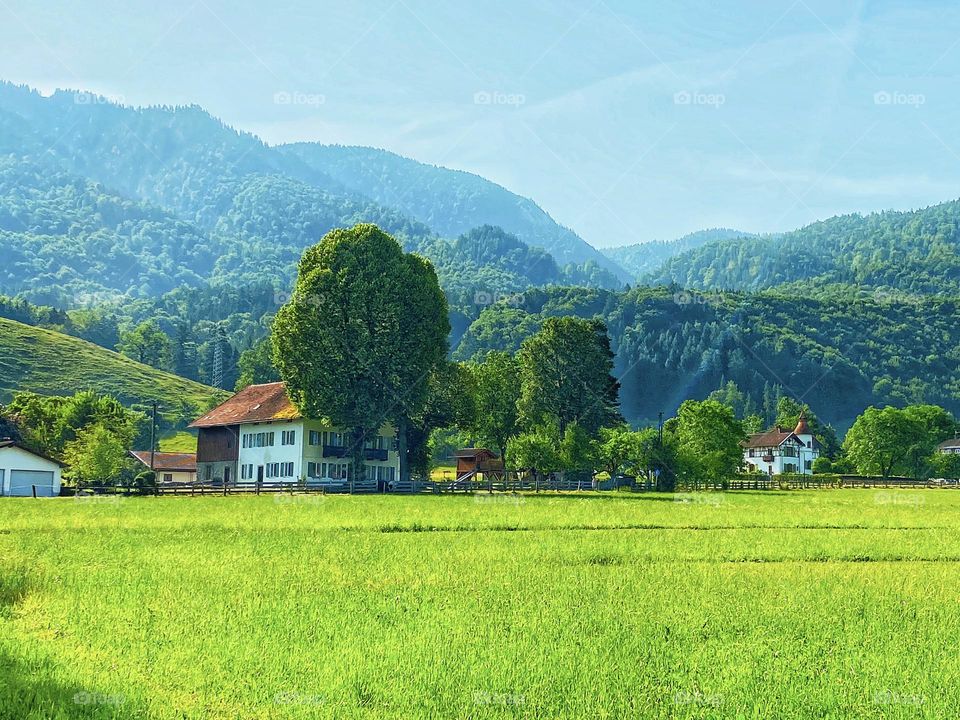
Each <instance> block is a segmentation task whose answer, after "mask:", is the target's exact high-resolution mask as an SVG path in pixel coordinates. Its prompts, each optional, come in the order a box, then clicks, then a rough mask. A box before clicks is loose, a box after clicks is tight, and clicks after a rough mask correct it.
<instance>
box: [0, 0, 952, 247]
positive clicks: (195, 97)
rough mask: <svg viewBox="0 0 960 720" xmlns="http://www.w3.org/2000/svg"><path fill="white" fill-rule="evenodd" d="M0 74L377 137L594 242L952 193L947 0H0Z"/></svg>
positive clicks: (337, 139)
mask: <svg viewBox="0 0 960 720" xmlns="http://www.w3.org/2000/svg"><path fill="white" fill-rule="evenodd" d="M0 46H2V47H3V48H4V51H3V52H2V53H0V78H3V79H6V80H10V81H14V82H24V83H29V84H31V85H34V86H36V87H38V88H40V89H42V90H52V89H53V88H56V87H69V88H83V89H90V90H95V91H98V92H101V93H103V94H106V95H107V96H111V97H115V98H117V99H119V100H122V101H124V102H126V103H128V104H155V103H165V104H174V103H196V104H199V105H202V106H203V107H205V108H207V109H208V110H209V111H210V112H212V113H213V114H215V115H217V116H219V117H221V118H223V119H224V120H225V121H226V122H228V123H230V124H232V125H235V126H237V127H240V128H243V129H246V130H250V131H252V132H255V133H257V134H258V135H260V136H261V137H262V138H263V139H264V140H266V141H268V142H271V143H279V142H284V141H292V140H316V141H320V142H325V143H343V144H358V145H371V146H375V147H383V148H387V149H389V150H393V151H395V152H398V153H401V154H403V155H408V156H410V157H414V158H416V159H418V160H422V161H424V162H430V163H436V164H439V165H445V166H448V167H454V168H458V169H464V170H469V171H473V172H477V173H479V174H481V175H483V176H485V177H487V178H489V179H491V180H494V181H496V182H499V183H501V184H503V185H505V186H506V187H508V188H509V189H511V190H514V191H515V192H518V193H521V194H523V195H527V196H529V197H532V198H533V199H534V200H536V201H537V202H538V203H540V204H541V205H542V206H543V207H544V208H545V209H546V210H547V211H548V212H550V213H551V215H553V216H554V217H555V218H556V219H557V220H558V221H560V222H562V223H564V224H566V225H569V226H570V227H572V228H573V229H574V230H576V231H577V232H579V233H580V234H581V235H582V236H583V237H584V238H585V239H586V240H588V241H589V242H591V243H593V244H594V245H597V246H607V245H622V244H627V243H632V242H642V241H646V240H653V239H670V238H673V237H677V236H679V235H682V234H684V233H687V232H690V231H693V230H697V229H700V228H705V227H716V226H727V227H734V228H738V229H743V230H749V231H754V232H764V231H780V230H787V229H791V228H794V227H797V226H800V225H803V224H805V223H808V222H811V221H813V220H817V219H821V218H825V217H829V216H831V215H834V214H837V213H843V212H855V211H860V212H868V211H872V210H880V209H887V208H897V209H909V208H915V207H921V206H925V205H929V204H933V203H937V202H941V201H944V200H949V199H955V198H957V197H960V137H958V136H957V133H956V128H957V127H960V93H958V83H957V80H958V76H960V73H958V70H960V5H958V4H956V3H947V2H843V1H842V0H832V1H831V2H819V1H816V0H796V1H795V2H790V1H789V0H786V1H780V0H771V1H769V2H724V3H717V2H675V3H662V2H657V3H653V2H636V1H634V2H628V1H626V0H582V1H579V2H568V1H566V0H550V1H547V0H529V1H526V2H524V1H522V0H509V1H507V0H492V1H491V2H485V3H473V4H471V5H470V6H467V4H466V3H450V2H436V1H432V0H431V1H428V0H362V1H356V0H354V1H352V2H342V1H341V2H327V1H326V0H319V1H318V0H312V1H311V2H301V1H299V0H297V1H290V2H280V1H278V2H273V3H262V2H250V1H249V0H230V1H227V0H168V1H167V2H164V3H156V2H150V3H147V2H139V1H134V2H129V1H128V2H121V1H120V0H110V1H109V2H107V1H102V2H87V3H75V2H66V1H65V0H48V1H47V2H44V3H37V2H33V1H32V0H31V1H30V2H27V1H26V0H0Z"/></svg>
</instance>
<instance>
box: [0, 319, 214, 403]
mask: <svg viewBox="0 0 960 720" xmlns="http://www.w3.org/2000/svg"><path fill="white" fill-rule="evenodd" d="M16 390H31V391H33V392H36V393H40V394H42V395H72V394H73V393H75V392H76V391H77V390H96V391H98V392H102V393H108V394H110V395H113V396H114V397H116V398H118V399H119V400H120V401H121V402H123V403H124V404H125V405H129V404H131V403H146V402H148V401H150V400H159V401H161V403H166V404H167V405H168V406H169V404H170V402H171V401H183V402H185V403H187V404H188V405H191V406H193V407H194V408H195V409H197V411H198V412H197V414H198V415H199V414H200V411H201V410H205V409H206V408H207V407H208V406H209V404H210V402H211V401H212V400H213V399H214V398H217V399H220V400H222V399H225V398H226V393H224V392H223V391H219V390H215V389H214V388H211V387H208V386H206V385H201V384H200V383H197V382H193V381H192V380H186V379H184V378H181V377H178V376H176V375H172V374H170V373H167V372H163V371H162V370H157V369H155V368H152V367H149V366H147V365H142V364H140V363H138V362H135V361H134V360H131V359H130V358H128V357H125V356H123V355H120V354H118V353H115V352H111V351H110V350H105V349H104V348H102V347H100V346H99V345H94V344H93V343H89V342H87V341H85V340H80V339H78V338H75V337H71V336H69V335H64V334H62V333H58V332H53V331H52V330H44V329H43V328H37V327H32V326H30V325H24V324H22V323H18V322H14V321H12V320H6V319H4V318H0V402H5V401H7V400H9V399H10V396H11V395H12V394H13V392H14V391H16Z"/></svg>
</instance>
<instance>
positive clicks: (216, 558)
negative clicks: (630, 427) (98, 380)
mask: <svg viewBox="0 0 960 720" xmlns="http://www.w3.org/2000/svg"><path fill="white" fill-rule="evenodd" d="M958 516H960V493H954V492H953V491H949V490H916V491H898V490H889V491H872V490H842V491H829V490H826V491H806V492H800V491H793V492H789V493H778V492H768V493H762V492H758V493H730V494H720V493H716V494H701V495H681V496H670V495H654V494H650V495H626V496H622V497H619V496H618V497H610V496H594V495H582V496H577V495H570V494H563V495H560V494H555V493H545V494H541V495H539V496H534V495H522V496H512V495H493V496H488V495H478V496H476V497H464V496H458V497H452V496H422V497H383V496H366V497H361V496H357V497H348V496H329V497H320V496H293V497H291V496H282V497H277V498H274V497H266V496H263V497H225V498H224V497H203V498H201V497H195V498H191V497H179V498H172V497H160V498H129V499H127V498H113V497H108V498H93V499H86V500H83V501H80V500H71V499H56V500H32V499H24V500H18V499H4V501H3V502H0V607H2V608H3V609H2V610H0V613H2V614H0V688H2V689H0V716H2V717H11V718H13V717H16V718H20V717H32V718H47V717H137V716H142V717H158V718H180V717H198V718H206V717H212V718H241V717H242V718H273V717H277V718H280V717H303V718H308V717H331V718H332V717H337V718H341V717H370V718H379V717H397V718H411V717H451V718H468V717H543V718H556V717H568V718H584V717H610V718H620V717H664V718H665V717H716V718H728V717H738V716H743V717H764V718H768V717H770V718H772V717H778V718H780V717H857V718H861V717H868V718H869V717H876V718H880V717H931V718H933V717H937V718H939V717H952V716H955V715H956V714H957V711H958V709H960V689H958V686H957V682H956V681H957V675H958V670H957V662H956V657H957V650H956V648H957V647H958V646H960V613H957V611H956V607H957V600H958V597H957V596H958V591H957V588H958V587H960V572H958V564H957V563H958V561H960V530H958ZM75 697H76V699H77V701H75V700H74V698H75Z"/></svg>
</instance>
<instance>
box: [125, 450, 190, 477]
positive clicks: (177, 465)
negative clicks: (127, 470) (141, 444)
mask: <svg viewBox="0 0 960 720" xmlns="http://www.w3.org/2000/svg"><path fill="white" fill-rule="evenodd" d="M130 454H131V455H132V456H133V457H135V458H136V459H137V460H139V461H140V462H142V463H143V464H144V465H146V466H147V467H150V451H149V450H131V451H130ZM153 469H154V470H167V471H174V472H196V471H197V455H196V453H163V452H155V453H154V454H153Z"/></svg>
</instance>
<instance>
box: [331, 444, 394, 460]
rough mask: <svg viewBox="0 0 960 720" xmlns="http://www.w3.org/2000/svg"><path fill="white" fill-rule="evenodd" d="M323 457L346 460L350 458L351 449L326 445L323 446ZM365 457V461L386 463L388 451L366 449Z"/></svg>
mask: <svg viewBox="0 0 960 720" xmlns="http://www.w3.org/2000/svg"><path fill="white" fill-rule="evenodd" d="M323 457H325V458H345V457H350V448H348V447H343V446H340V445H324V446H323ZM363 457H364V459H365V460H380V461H385V460H386V459H387V451H386V450H372V449H370V448H365V449H364V451H363Z"/></svg>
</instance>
